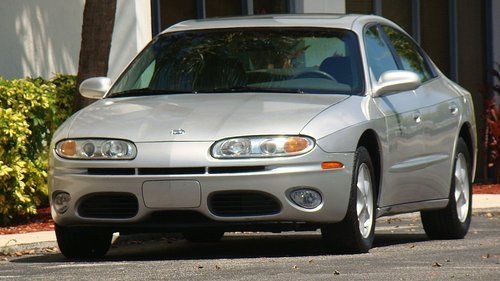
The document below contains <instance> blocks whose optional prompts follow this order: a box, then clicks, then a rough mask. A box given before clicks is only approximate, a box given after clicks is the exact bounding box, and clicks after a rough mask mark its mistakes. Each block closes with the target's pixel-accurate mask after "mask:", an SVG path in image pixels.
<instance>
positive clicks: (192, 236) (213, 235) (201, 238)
mask: <svg viewBox="0 0 500 281" xmlns="http://www.w3.org/2000/svg"><path fill="white" fill-rule="evenodd" d="M182 235H183V236H184V239H186V240H187V241H189V242H193V243H213V242H219V241H220V240H221V239H222V237H223V236H224V231H217V230H206V231H186V232H183V233H182Z"/></svg>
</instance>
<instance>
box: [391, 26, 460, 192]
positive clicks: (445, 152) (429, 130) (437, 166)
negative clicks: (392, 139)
mask: <svg viewBox="0 0 500 281" xmlns="http://www.w3.org/2000/svg"><path fill="white" fill-rule="evenodd" d="M382 28H383V31H384V32H385V34H386V35H387V37H388V39H389V41H390V42H391V44H392V46H393V47H394V50H395V51H396V53H397V55H398V56H399V59H400V61H401V65H402V67H403V69H404V70H408V71H413V72H415V73H416V74H418V75H419V77H420V79H421V82H422V85H421V86H420V87H419V88H418V89H416V90H415V93H416V96H417V98H418V100H419V103H420V104H421V108H420V112H421V123H422V127H423V129H424V135H423V136H424V140H423V144H424V150H425V154H424V157H423V158H422V165H424V166H425V168H424V171H423V177H422V178H421V179H420V187H419V196H420V197H421V199H422V200H430V199H442V198H448V192H449V186H450V178H451V174H450V173H451V168H450V165H451V163H452V159H451V158H452V157H451V155H453V147H454V142H455V136H456V134H457V131H458V125H459V104H460V100H459V99H458V98H459V96H458V95H457V93H455V92H453V91H451V90H450V88H449V87H448V86H447V85H446V84H445V82H444V81H443V79H440V78H439V77H438V76H437V75H436V73H435V71H434V69H433V68H432V66H431V64H430V63H429V61H428V59H427V57H426V55H425V53H424V52H423V51H422V50H421V49H420V47H418V45H417V44H416V43H415V42H414V41H413V40H412V39H411V38H410V37H408V36H407V35H405V34H404V33H402V32H400V31H398V30H396V29H395V28H392V27H389V26H383V27H382Z"/></svg>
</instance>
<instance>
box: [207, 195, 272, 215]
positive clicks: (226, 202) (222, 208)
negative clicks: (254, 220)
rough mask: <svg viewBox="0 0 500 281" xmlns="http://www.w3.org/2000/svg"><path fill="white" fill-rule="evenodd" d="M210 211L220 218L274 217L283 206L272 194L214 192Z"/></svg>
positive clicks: (211, 196)
mask: <svg viewBox="0 0 500 281" xmlns="http://www.w3.org/2000/svg"><path fill="white" fill-rule="evenodd" d="M208 207H209V208H210V211H211V212H212V213H213V214H214V215H216V216H220V217H248V216H265V215H274V214H277V213H279V212H280V211H281V204H280V203H279V201H278V200H277V199H276V198H275V197H274V196H272V195H271V194H268V193H264V192H255V191H221V192H214V193H212V194H211V195H210V196H209V198H208Z"/></svg>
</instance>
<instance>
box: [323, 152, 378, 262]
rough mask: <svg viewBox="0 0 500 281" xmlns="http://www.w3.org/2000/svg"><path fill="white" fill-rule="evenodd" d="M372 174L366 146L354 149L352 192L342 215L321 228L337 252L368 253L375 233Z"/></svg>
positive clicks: (373, 175)
mask: <svg viewBox="0 0 500 281" xmlns="http://www.w3.org/2000/svg"><path fill="white" fill-rule="evenodd" d="M375 187H376V181H375V174H374V169H373V165H372V161H371V159H370V154H369V153H368V150H367V149H366V148H365V147H359V148H358V149H357V150H356V154H355V158H354V171H353V177H352V184H351V194H350V198H349V205H348V208H347V214H346V216H345V218H344V219H343V220H342V221H341V222H339V223H335V224H330V225H327V226H325V227H323V228H321V234H322V236H323V238H324V240H325V241H326V243H327V245H328V246H329V248H331V249H332V250H333V251H335V252H337V253H352V254H355V253H367V252H368V251H369V250H370V248H371V247H372V245H373V239H374V237H375V202H376V201H375V198H376V196H375V190H376V188H375Z"/></svg>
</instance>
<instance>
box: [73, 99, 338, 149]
mask: <svg viewBox="0 0 500 281" xmlns="http://www.w3.org/2000/svg"><path fill="white" fill-rule="evenodd" d="M347 97H348V96H346V95H311V94H281V93H265V94H264V93H228V94H179V95H161V96H142V97H128V98H110V99H103V100H99V101H97V102H95V103H94V104H92V105H90V106H88V107H86V108H84V109H82V110H81V111H80V112H78V113H77V115H76V116H74V120H73V122H72V123H71V125H70V128H69V130H68V137H71V138H119V139H128V140H131V141H134V142H156V141H214V140H219V139H223V138H228V137H235V136H243V135H274V134H298V133H300V131H301V129H302V128H303V127H304V126H305V125H306V124H307V123H308V122H309V121H310V120H311V119H312V118H313V117H314V116H316V115H317V114H318V113H320V112H321V111H322V110H324V109H325V108H327V107H329V106H331V105H333V104H336V103H338V102H340V101H342V100H344V99H346V98H347ZM172 130H176V131H177V133H181V134H173V133H172Z"/></svg>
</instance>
